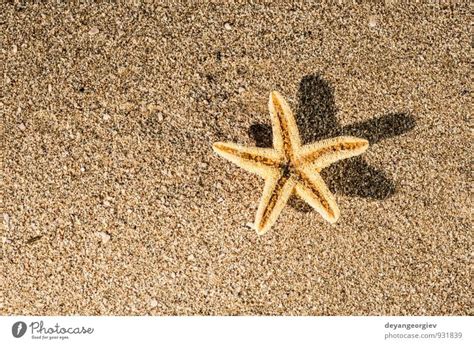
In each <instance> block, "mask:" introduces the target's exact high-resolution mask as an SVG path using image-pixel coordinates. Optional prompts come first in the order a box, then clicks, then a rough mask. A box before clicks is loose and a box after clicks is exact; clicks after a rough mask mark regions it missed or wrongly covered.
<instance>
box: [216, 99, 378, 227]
mask: <svg viewBox="0 0 474 345" xmlns="http://www.w3.org/2000/svg"><path fill="white" fill-rule="evenodd" d="M269 108H270V115H271V118H272V130H273V148H260V147H244V146H241V145H238V144H233V143H221V142H218V143H214V145H213V149H214V151H215V152H216V153H217V154H219V155H220V156H222V157H224V158H226V159H228V160H229V161H231V162H233V163H235V164H236V165H238V166H239V167H241V168H242V169H245V170H247V171H249V172H251V173H254V174H257V175H258V176H260V177H263V178H264V179H265V187H264V189H263V195H262V199H261V200H260V204H259V206H258V210H257V216H256V218H255V224H254V227H255V229H256V230H257V233H258V234H260V235H262V234H264V233H265V232H267V231H268V229H270V227H271V226H272V225H273V224H274V223H275V221H276V220H277V218H278V216H279V214H280V212H281V210H282V209H283V207H284V206H285V204H286V202H287V201H288V199H289V198H290V196H291V194H292V193H296V194H297V195H298V196H299V197H300V198H301V199H303V200H304V201H306V202H307V203H308V204H309V205H310V206H311V207H313V208H314V209H315V210H316V211H318V212H319V213H320V214H321V216H322V217H323V218H324V219H326V220H327V221H329V222H331V223H334V222H336V221H337V219H338V218H339V215H340V213H339V208H338V207H337V204H336V201H335V200H334V196H333V195H332V193H331V192H330V191H329V189H328V188H327V186H326V184H325V183H324V181H323V179H322V177H321V175H320V174H319V172H320V171H321V169H323V168H325V167H327V166H329V165H330V164H332V163H334V162H337V161H338V160H341V159H345V158H349V157H353V156H357V155H360V154H361V153H363V152H364V151H365V150H367V148H368V147H369V143H368V141H367V140H365V139H360V138H355V137H349V136H342V137H337V138H332V139H326V140H322V141H319V142H316V143H313V144H309V145H301V139H300V135H299V132H298V127H297V125H296V121H295V118H294V116H293V113H292V111H291V109H290V107H289V106H288V103H286V101H285V99H284V98H283V97H282V96H281V95H280V94H279V93H278V92H276V91H273V92H271V93H270V101H269Z"/></svg>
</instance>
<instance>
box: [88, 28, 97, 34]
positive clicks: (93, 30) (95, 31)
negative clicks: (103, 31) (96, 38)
mask: <svg viewBox="0 0 474 345" xmlns="http://www.w3.org/2000/svg"><path fill="white" fill-rule="evenodd" d="M98 33H99V29H97V28H92V29H90V30H89V35H97V34H98Z"/></svg>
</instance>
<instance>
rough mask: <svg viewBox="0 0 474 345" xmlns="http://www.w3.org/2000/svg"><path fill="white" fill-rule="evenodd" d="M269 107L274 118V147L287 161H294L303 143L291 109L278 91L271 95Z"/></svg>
mask: <svg viewBox="0 0 474 345" xmlns="http://www.w3.org/2000/svg"><path fill="white" fill-rule="evenodd" d="M268 107H269V109H270V116H271V118H272V131H273V147H274V148H275V149H276V150H277V151H278V152H280V153H281V154H284V155H285V156H286V158H287V159H289V160H293V158H294V152H296V151H297V150H299V148H300V146H301V141H300V136H299V133H298V126H297V125H296V121H295V118H294V116H293V113H292V111H291V108H290V106H289V105H288V103H287V102H286V101H285V99H284V98H283V97H282V96H281V95H280V93H279V92H277V91H272V92H271V93H270V100H269V103H268Z"/></svg>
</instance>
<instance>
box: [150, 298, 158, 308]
mask: <svg viewBox="0 0 474 345" xmlns="http://www.w3.org/2000/svg"><path fill="white" fill-rule="evenodd" d="M157 306H158V301H157V300H156V299H154V298H152V299H151V300H150V307H152V308H156V307H157Z"/></svg>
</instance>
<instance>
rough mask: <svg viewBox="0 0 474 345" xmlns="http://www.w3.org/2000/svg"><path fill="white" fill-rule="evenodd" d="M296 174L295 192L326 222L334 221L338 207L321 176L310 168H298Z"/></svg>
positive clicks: (337, 216)
mask: <svg viewBox="0 0 474 345" xmlns="http://www.w3.org/2000/svg"><path fill="white" fill-rule="evenodd" d="M296 176H297V183H296V186H295V191H296V194H297V195H298V196H299V197H300V198H301V199H303V200H304V201H306V202H307V203H308V204H309V205H310V206H311V207H313V208H314V209H315V210H316V211H318V212H319V213H320V214H321V216H322V217H323V218H324V219H326V220H327V221H328V222H330V223H335V222H336V221H337V219H338V218H339V215H340V212H339V208H338V207H337V204H336V201H335V200H334V196H333V195H332V193H331V192H330V191H329V189H328V187H327V186H326V184H325V183H324V181H323V179H322V177H321V176H320V175H319V174H318V173H317V172H315V171H314V170H313V169H311V168H302V169H298V170H297V172H296Z"/></svg>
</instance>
